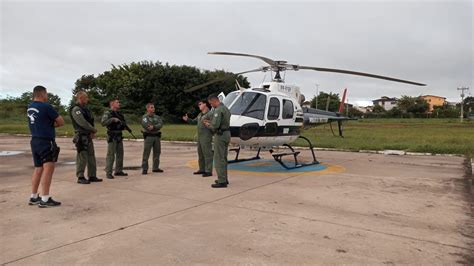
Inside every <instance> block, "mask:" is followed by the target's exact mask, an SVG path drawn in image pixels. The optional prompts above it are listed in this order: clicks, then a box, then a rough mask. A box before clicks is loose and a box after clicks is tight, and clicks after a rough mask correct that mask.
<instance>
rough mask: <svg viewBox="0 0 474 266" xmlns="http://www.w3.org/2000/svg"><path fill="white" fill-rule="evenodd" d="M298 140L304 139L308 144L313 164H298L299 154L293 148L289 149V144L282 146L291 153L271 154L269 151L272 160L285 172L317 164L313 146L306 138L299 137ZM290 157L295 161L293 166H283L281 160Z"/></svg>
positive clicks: (283, 163)
mask: <svg viewBox="0 0 474 266" xmlns="http://www.w3.org/2000/svg"><path fill="white" fill-rule="evenodd" d="M298 138H301V139H304V140H306V141H307V142H308V144H309V149H310V150H311V154H312V155H313V162H311V163H300V162H298V155H299V154H300V152H299V151H295V150H294V149H293V147H291V145H289V144H283V146H286V147H288V148H289V149H290V150H291V152H281V153H273V152H272V151H271V153H272V156H273V159H275V161H277V162H278V163H279V164H280V165H281V166H283V167H284V168H285V169H287V170H291V169H296V168H301V167H305V166H310V165H315V164H319V162H318V160H316V156H315V155H314V149H313V144H312V143H311V141H309V139H307V138H306V137H303V136H299V137H298ZM290 155H292V156H293V158H294V160H295V165H294V166H289V165H287V164H285V162H283V160H282V159H283V157H285V156H290Z"/></svg>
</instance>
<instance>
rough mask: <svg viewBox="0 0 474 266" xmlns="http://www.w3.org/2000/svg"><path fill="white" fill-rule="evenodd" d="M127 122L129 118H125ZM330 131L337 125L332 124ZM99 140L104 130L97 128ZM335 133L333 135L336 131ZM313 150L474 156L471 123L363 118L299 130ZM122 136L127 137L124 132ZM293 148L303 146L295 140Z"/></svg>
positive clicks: (183, 131)
mask: <svg viewBox="0 0 474 266" xmlns="http://www.w3.org/2000/svg"><path fill="white" fill-rule="evenodd" d="M129 121H130V119H129ZM130 127H131V128H132V130H133V133H134V134H135V135H136V136H137V137H139V138H141V137H142V136H141V134H140V125H138V124H131V125H130ZM333 127H334V131H335V132H336V131H337V125H336V124H334V125H333ZM98 129H99V132H98V136H99V137H105V136H106V135H105V129H104V127H102V126H98ZM57 132H58V135H60V136H65V135H66V136H72V134H73V129H72V126H71V123H69V122H66V126H65V127H62V128H59V129H58V131H57ZM0 133H23V134H28V133H29V132H28V127H27V124H26V118H25V121H24V122H21V121H11V120H10V121H6V120H3V119H0ZM195 133H196V131H195V127H194V126H190V125H185V124H168V125H165V127H164V128H163V139H164V140H180V141H193V140H194V136H195ZM336 134H337V132H336ZM303 135H304V136H306V137H308V138H309V139H311V141H312V142H313V143H314V145H315V146H316V147H322V148H336V149H346V150H354V151H357V150H386V149H394V150H406V151H412V152H430V153H451V154H466V155H471V156H473V155H474V121H472V120H471V121H466V122H464V123H463V124H461V123H459V119H364V120H357V121H350V122H348V123H345V124H344V136H345V137H344V138H340V137H334V136H333V135H332V133H331V130H330V128H329V125H325V126H321V127H318V128H312V129H309V130H305V131H303ZM124 136H126V137H127V136H129V134H128V132H126V131H125V132H124ZM296 145H305V143H304V142H302V141H297V142H296Z"/></svg>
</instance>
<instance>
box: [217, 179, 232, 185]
mask: <svg viewBox="0 0 474 266" xmlns="http://www.w3.org/2000/svg"><path fill="white" fill-rule="evenodd" d="M214 183H215V184H219V180H214ZM225 183H226V184H227V185H228V184H229V180H226V181H225Z"/></svg>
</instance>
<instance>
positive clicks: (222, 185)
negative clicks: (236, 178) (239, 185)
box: [211, 183, 227, 188]
mask: <svg viewBox="0 0 474 266" xmlns="http://www.w3.org/2000/svg"><path fill="white" fill-rule="evenodd" d="M211 187H213V188H224V187H227V183H217V184H212V185H211Z"/></svg>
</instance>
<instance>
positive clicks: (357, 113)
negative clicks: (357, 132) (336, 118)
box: [348, 107, 364, 117]
mask: <svg viewBox="0 0 474 266" xmlns="http://www.w3.org/2000/svg"><path fill="white" fill-rule="evenodd" d="M348 113H349V117H362V116H364V113H362V112H361V111H360V110H358V109H356V108H354V107H350V108H349V112H348Z"/></svg>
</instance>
